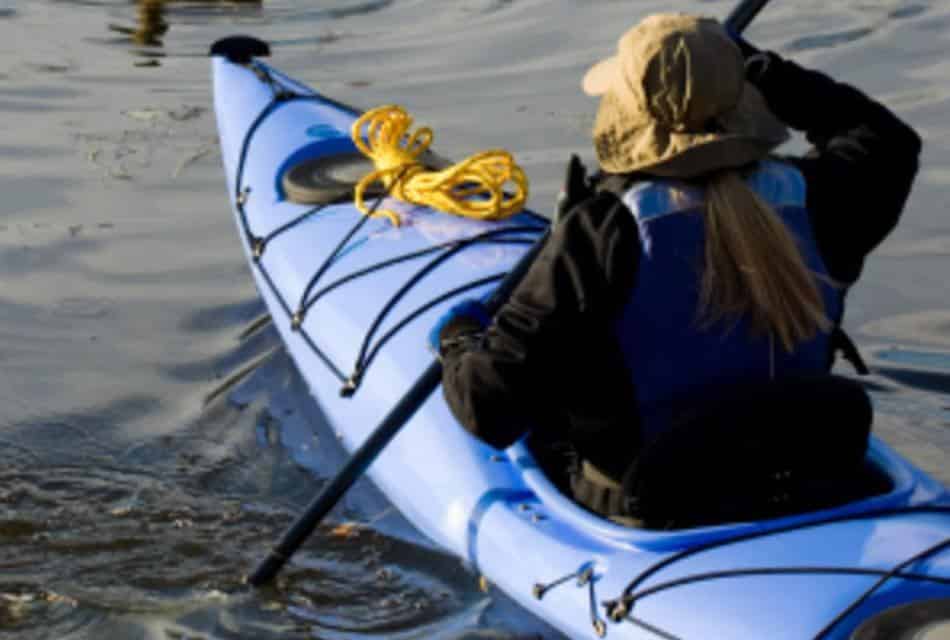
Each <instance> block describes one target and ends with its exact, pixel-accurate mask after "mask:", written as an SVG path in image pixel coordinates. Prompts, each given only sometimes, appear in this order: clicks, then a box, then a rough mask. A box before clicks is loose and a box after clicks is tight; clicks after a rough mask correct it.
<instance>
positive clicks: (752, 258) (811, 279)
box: [699, 171, 831, 352]
mask: <svg viewBox="0 0 950 640" xmlns="http://www.w3.org/2000/svg"><path fill="white" fill-rule="evenodd" d="M705 227H706V243H705V244H706V255H705V264H704V268H703V276H702V282H701V284H700V307H699V309H700V318H701V322H702V324H703V325H704V326H710V325H712V324H715V323H716V322H719V321H721V320H723V319H726V318H730V317H739V316H745V315H747V316H749V317H750V318H751V319H752V328H753V331H755V332H758V333H767V332H771V333H772V334H774V335H775V336H776V338H777V339H778V341H779V342H780V343H781V345H782V346H783V347H784V349H785V350H786V351H787V352H791V351H793V350H794V349H795V347H796V346H797V345H798V344H800V343H802V342H806V341H808V340H810V339H812V338H814V337H815V336H816V335H817V334H818V332H819V331H829V330H830V329H831V322H830V321H829V320H828V317H827V315H826V314H825V308H824V301H823V299H822V297H821V292H820V291H819V289H818V284H817V282H816V278H815V275H814V274H813V273H812V272H811V271H810V270H809V269H808V267H807V266H806V264H805V262H804V260H803V258H802V255H801V252H800V251H799V249H798V245H797V244H796V243H795V238H794V237H793V236H792V233H791V232H790V231H789V230H788V228H787V227H786V226H785V224H784V223H783V222H782V220H781V219H780V218H779V217H778V215H777V214H776V213H775V211H774V210H773V209H772V207H771V206H769V204H768V203H766V202H765V201H764V200H762V199H761V198H760V197H759V196H758V195H756V193H755V192H754V191H752V189H751V188H750V187H749V186H748V185H746V183H745V182H744V181H743V180H742V178H741V177H740V176H739V174H738V173H737V172H736V171H725V172H721V173H718V174H716V175H715V176H713V178H712V179H711V180H710V181H709V183H708V185H707V191H706V218H705Z"/></svg>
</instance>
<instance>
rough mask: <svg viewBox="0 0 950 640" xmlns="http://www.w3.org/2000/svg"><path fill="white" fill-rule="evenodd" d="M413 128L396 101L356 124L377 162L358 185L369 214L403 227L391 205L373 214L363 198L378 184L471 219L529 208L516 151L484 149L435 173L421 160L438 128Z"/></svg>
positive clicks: (358, 199) (359, 143) (360, 144)
mask: <svg viewBox="0 0 950 640" xmlns="http://www.w3.org/2000/svg"><path fill="white" fill-rule="evenodd" d="M411 126H412V117H411V116H410V115H409V114H408V113H406V110H405V109H403V108H402V107H398V106H394V105H385V106H382V107H377V108H375V109H372V110H371V111H367V112H366V113H364V114H363V115H362V116H361V117H360V118H359V119H357V121H356V122H354V123H353V127H352V129H351V131H350V134H351V135H352V136H353V142H354V143H355V144H356V147H357V148H358V149H359V150H360V151H361V152H362V153H363V154H364V155H366V156H368V157H369V158H370V159H371V160H372V161H373V164H374V165H375V166H376V170H375V171H373V172H372V173H370V174H368V175H367V176H365V177H363V179H362V180H360V181H359V182H358V183H357V185H356V189H355V196H354V201H355V204H356V207H357V208H358V209H359V210H360V211H362V212H363V213H364V214H367V215H372V216H373V217H377V216H383V217H386V218H388V219H389V220H390V221H392V223H393V224H394V225H396V226H399V223H400V218H399V214H397V213H396V212H394V211H390V210H388V209H383V210H378V211H374V212H372V213H370V209H369V207H367V206H366V203H365V202H364V201H363V192H364V191H365V190H366V188H367V187H368V186H370V185H371V184H374V183H376V182H380V183H382V185H383V187H385V188H386V190H387V192H388V193H389V194H390V195H391V196H392V197H394V198H397V199H399V200H402V201H403V202H409V203H411V204H416V205H423V206H429V207H432V208H433V209H438V210H439V211H445V212H447V213H453V214H455V215H458V216H464V217H466V218H476V219H478V220H502V219H504V218H507V217H509V216H512V215H514V214H516V213H518V212H519V211H520V210H521V209H522V208H523V207H524V203H525V201H526V200H527V199H528V179H527V177H526V176H525V174H524V171H523V170H522V169H521V167H519V166H518V165H517V164H516V163H515V161H514V159H513V158H512V157H511V154H510V153H508V152H507V151H505V150H503V149H493V150H491V151H483V152H482V153H477V154H475V155H473V156H471V157H470V158H467V159H465V160H463V161H461V162H459V163H457V164H454V165H452V166H451V167H448V168H447V169H443V170H441V171H430V170H428V169H426V167H425V166H423V165H422V163H420V162H419V156H421V155H422V154H423V153H425V151H426V150H427V149H428V148H429V145H431V144H432V129H430V128H428V127H421V128H420V129H418V130H416V131H415V132H413V133H411V134H410V133H409V127H411ZM364 128H365V131H366V140H365V141H364V140H363V131H364ZM509 183H510V184H511V185H512V187H513V189H512V192H510V193H506V192H505V191H504V190H503V187H504V186H505V185H506V184H509Z"/></svg>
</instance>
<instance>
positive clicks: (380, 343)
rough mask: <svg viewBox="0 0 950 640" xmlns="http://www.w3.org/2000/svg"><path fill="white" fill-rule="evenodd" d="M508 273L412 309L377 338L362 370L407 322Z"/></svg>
mask: <svg viewBox="0 0 950 640" xmlns="http://www.w3.org/2000/svg"><path fill="white" fill-rule="evenodd" d="M512 242H513V243H515V244H525V245H527V244H530V243H529V242H528V241H527V240H525V241H523V242H520V241H512ZM506 273H507V272H502V273H496V274H495V275H492V276H486V277H484V278H481V279H479V280H473V281H472V282H469V283H467V284H464V285H462V286H460V287H456V288H455V289H451V290H449V291H446V292H445V293H443V294H441V295H440V296H438V297H437V298H433V299H432V300H430V301H428V302H426V303H425V304H423V305H422V306H420V307H417V308H416V309H414V310H413V311H411V312H410V313H409V314H407V315H406V317H405V318H403V319H402V320H400V321H399V322H397V323H396V324H395V325H393V327H392V328H391V329H390V330H389V331H387V332H386V333H384V334H383V335H382V336H380V338H379V340H377V341H376V343H375V344H374V345H373V346H372V348H370V350H369V353H368V354H367V356H366V359H365V360H364V361H363V369H362V372H363V373H365V372H366V369H367V368H368V367H369V365H371V364H372V363H373V360H374V359H375V358H376V355H377V354H378V353H379V351H380V349H382V348H383V347H384V346H385V345H386V343H387V342H389V340H390V339H392V337H393V336H395V335H396V333H397V332H398V331H400V330H401V329H402V328H403V327H405V326H406V325H407V324H409V323H410V322H412V321H413V320H415V319H416V318H418V317H419V316H421V315H422V314H423V313H425V312H426V311H428V310H429V309H431V308H432V307H434V306H436V305H439V304H442V303H443V302H445V301H446V300H450V299H451V298H453V297H455V296H457V295H461V294H463V293H465V292H466V291H471V290H472V289H477V288H478V287H481V286H483V285H486V284H491V283H492V282H497V281H498V280H501V279H502V278H504V277H505V274H506Z"/></svg>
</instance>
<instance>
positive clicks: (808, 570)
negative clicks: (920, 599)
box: [633, 541, 950, 601]
mask: <svg viewBox="0 0 950 640" xmlns="http://www.w3.org/2000/svg"><path fill="white" fill-rule="evenodd" d="M945 542H946V541H945ZM773 575H779V576H783V575H857V576H879V577H881V576H887V577H888V578H900V579H901V580H910V581H913V582H932V583H934V584H941V585H950V577H946V578H945V577H943V576H928V575H925V574H920V573H905V572H903V571H897V572H895V571H894V570H892V569H888V570H884V569H860V568H856V567H759V568H753V569H725V570H723V571H707V572H704V573H696V574H692V575H687V576H683V577H682V578H677V579H676V580H670V581H668V582H661V583H659V584H656V585H653V586H652V587H649V588H647V589H643V590H642V591H638V592H637V593H635V594H633V599H634V600H635V601H639V600H643V599H644V598H647V597H649V596H652V595H656V594H657V593H662V592H663V591H667V590H669V589H675V588H676V587H683V586H686V585H688V584H694V583H696V582H706V581H708V580H721V579H723V578H745V577H749V576H773Z"/></svg>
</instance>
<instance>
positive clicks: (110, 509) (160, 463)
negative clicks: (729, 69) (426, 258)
mask: <svg viewBox="0 0 950 640" xmlns="http://www.w3.org/2000/svg"><path fill="white" fill-rule="evenodd" d="M730 7H731V3H729V2H725V1H713V0H709V1H705V2H702V1H698V0H694V1H681V2H676V3H660V2H657V1H654V0H641V1H640V2H637V3H631V2H619V1H606V0H603V1H601V2H598V3H596V4H593V3H586V2H576V1H568V0H545V1H544V2H542V1H541V0H507V1H504V0H466V1H461V0H388V1H387V0H339V1H327V2H319V3H318V2H309V3H301V2H292V1H291V0H275V1H273V2H255V1H245V2H237V1H233V2H213V1H205V2H202V1H195V0H182V1H180V2H175V1H168V2H163V1H160V0H154V1H149V0H140V1H139V2H129V1H124V0H99V1H96V0H85V1H80V0H76V1H67V0H29V1H28V0H6V2H2V3H0V114H2V116H3V117H2V119H0V189H2V193H3V197H2V199H0V273H2V275H3V289H2V293H0V362H2V363H3V369H4V374H5V375H4V376H3V383H2V384H0V635H9V636H11V637H17V638H53V637H55V638H60V637H69V638H104V637H122V638H126V637H128V638H212V637H213V638H237V637H242V638H251V637H253V638H270V637H273V638H277V637H280V638H288V637H289V638H293V637H319V638H353V637H419V638H429V637H451V638H462V637H470V638H473V637H522V636H525V635H529V634H540V635H543V636H545V637H547V636H549V635H550V631H549V630H547V629H545V628H544V627H543V626H539V625H538V624H537V623H536V622H534V621H531V620H530V618H529V617H528V616H526V615H524V614H523V613H521V612H519V611H518V610H517V609H516V608H515V607H513V606H512V605H510V604H509V603H507V602H506V601H505V600H504V599H503V598H500V597H498V595H497V594H495V593H491V592H489V593H488V594H485V593H483V592H481V591H480V590H479V589H478V586H477V584H476V579H475V576H473V575H471V574H470V573H467V572H466V571H465V570H464V569H463V567H461V565H460V564H459V562H458V561H456V560H455V559H453V558H449V557H447V556H445V555H443V554H441V553H439V552H438V551H437V550H435V549H432V548H431V547H429V545H428V544H427V543H426V542H425V540H423V539H421V538H420V536H418V535H417V534H416V533H415V532H414V531H413V530H412V528H411V526H409V525H408V524H407V523H406V522H404V521H403V520H402V519H401V518H400V516H399V515H398V514H397V513H395V512H394V511H393V510H392V508H391V507H390V506H389V505H388V504H387V503H386V501H385V500H384V499H383V497H382V496H381V495H379V494H378V493H377V492H376V491H375V490H374V489H373V488H372V486H371V485H369V484H368V483H365V482H364V483H361V485H359V486H358V488H357V489H356V490H355V491H354V492H353V494H352V495H351V496H350V497H348V499H347V501H346V503H345V504H344V505H343V507H342V508H341V509H340V510H338V511H337V512H335V518H334V521H333V522H331V523H328V524H327V525H326V526H324V527H323V528H321V529H320V531H318V533H317V534H316V536H315V538H314V540H313V542H312V543H311V544H310V545H308V547H307V548H306V550H305V552H304V554H303V555H302V556H301V562H299V563H297V565H296V566H295V567H293V568H292V569H291V570H289V571H287V572H286V573H285V574H284V575H283V577H282V579H281V580H280V582H279V583H278V584H277V585H276V586H275V587H273V588H269V589H266V590H263V591H259V592H254V591H250V590H248V589H247V588H245V587H244V586H243V585H242V584H241V577H242V575H243V574H244V573H245V572H247V571H248V570H249V569H250V568H251V566H252V564H253V562H254V561H255V560H256V559H257V558H259V557H260V555H261V553H262V552H263V551H264V550H265V549H266V548H267V545H268V544H269V543H270V542H271V541H272V540H273V539H274V538H275V537H276V536H277V535H278V534H279V532H280V531H281V530H282V528H283V527H284V526H286V524H287V523H288V522H289V521H290V520H291V518H292V517H293V515H294V514H295V513H297V512H298V511H299V510H300V509H301V507H302V506H303V505H304V504H305V503H306V501H307V499H308V498H309V497H310V496H311V495H312V494H313V492H314V491H315V490H316V489H317V488H318V487H319V486H320V483H321V481H322V479H321V478H317V477H314V476H312V475H311V474H309V473H305V472H303V471H301V470H300V469H298V468H297V467H296V466H295V465H294V463H293V462H292V460H291V459H290V455H289V453H288V452H287V451H285V450H284V449H283V448H282V446H281V445H280V442H281V441H282V440H281V438H282V435H281V434H283V437H285V438H286V437H293V438H297V439H301V440H302V439H306V438H313V439H314V446H313V447H312V451H313V454H314V455H316V456H318V457H319V458H318V459H319V460H320V461H321V464H320V468H322V469H326V472H327V473H328V474H329V473H331V471H332V469H334V468H336V466H338V465H339V463H340V460H341V459H342V454H341V452H340V451H339V450H338V449H337V447H336V444H335V440H334V439H333V438H332V437H331V436H330V435H329V434H328V433H326V432H325V431H324V430H321V428H320V427H321V418H320V412H319V408H318V407H316V406H314V404H313V403H312V402H311V401H310V400H309V397H308V395H307V393H306V391H305V385H304V383H303V382H302V381H301V380H300V379H299V377H298V376H297V374H296V372H295V370H294V368H293V366H292V364H291V363H290V362H289V360H288V359H287V357H286V356H285V355H284V354H283V352H282V351H281V350H280V348H279V347H280V345H279V341H278V339H277V337H276V335H275V334H274V333H272V332H271V331H270V330H269V329H267V328H264V329H263V330H260V331H257V332H256V333H253V334H252V335H250V336H245V337H241V336H242V330H243V329H244V327H246V326H247V325H248V324H250V323H252V322H253V321H254V319H255V318H257V317H258V316H259V315H260V314H261V313H263V308H262V306H261V304H260V302H259V300H258V298H257V296H256V293H255V291H254V289H253V286H252V284H251V280H250V278H249V274H248V271H247V268H246V266H245V265H244V262H243V258H242V254H241V251H240V248H239V245H238V240H237V234H236V232H235V230H234V228H233V223H232V221H231V217H230V213H229V210H228V206H227V203H226V198H225V192H224V185H223V179H222V171H221V169H220V166H219V165H220V158H219V157H218V153H217V147H216V140H215V129H214V122H213V114H212V113H211V112H210V106H211V96H210V94H209V83H208V64H207V59H206V58H205V54H206V51H207V48H208V46H209V44H210V43H211V42H213V41H214V40H215V39H217V38H219V37H222V36H224V35H230V34H233V33H253V34H254V35H257V36H258V37H261V38H263V39H266V40H268V41H269V42H271V44H272V45H273V47H274V51H275V57H274V63H275V64H277V65H278V66H279V67H280V68H282V69H284V70H286V71H287V72H289V73H290V74H291V75H295V76H298V77H301V78H302V79H304V80H306V81H308V82H311V83H313V84H315V85H316V86H318V87H320V88H321V89H322V90H323V91H324V92H326V93H328V94H330V95H332V96H334V97H337V98H339V99H341V100H343V101H346V102H350V103H353V104H356V105H360V106H367V107H368V106H374V105H376V104H382V103H384V102H395V103H398V104H402V105H405V106H406V107H407V108H408V109H409V110H410V111H411V112H412V113H413V114H414V115H415V116H416V117H417V119H418V120H419V121H420V122H424V123H426V124H429V125H430V126H432V127H433V128H434V130H435V132H436V146H437V148H438V149H440V150H441V151H443V152H444V153H447V154H451V155H453V156H456V157H460V156H462V155H465V154H468V153H471V152H474V151H476V150H480V149H484V148H489V147H494V146H505V147H508V148H510V149H511V150H512V151H514V152H515V153H516V155H517V156H518V158H519V159H520V160H521V161H522V163H523V164H524V165H525V167H526V169H527V171H528V173H529V176H530V177H531V180H532V193H533V195H532V204H533V206H534V208H536V209H538V210H541V211H547V210H549V209H550V206H549V203H550V202H552V201H553V197H554V194H555V193H556V191H557V188H558V186H559V181H560V175H561V172H562V168H563V164H564V161H565V160H566V157H567V154H568V153H570V152H571V151H576V150H580V151H582V152H583V156H584V157H585V159H587V160H588V161H589V160H590V159H591V153H590V152H589V151H588V148H589V143H588V141H587V138H586V132H587V130H588V129H589V126H590V124H591V121H592V116H593V110H594V104H593V103H592V102H591V101H590V100H589V99H587V98H585V97H584V96H582V95H581V94H580V92H579V91H578V89H577V85H578V82H579V78H580V76H581V74H582V72H583V70H584V69H585V67H586V65H587V64H589V63H590V62H591V61H593V60H595V59H597V58H598V57H600V56H602V55H604V54H606V53H608V52H609V51H610V50H611V48H612V47H613V43H614V41H615V40H616V37H617V36H618V35H619V34H620V33H621V32H622V31H623V29H624V28H625V27H626V26H627V25H628V24H630V23H632V22H633V21H635V20H636V19H637V18H638V17H639V16H641V15H643V14H646V13H648V12H650V11H654V10H659V9H663V8H667V9H669V8H676V9H682V10H691V11H702V12H706V13H710V14H714V15H724V14H725V13H726V12H727V11H728V10H729V8H730ZM750 36H751V38H752V39H753V40H754V41H756V42H758V43H760V44H762V45H764V46H768V47H772V48H775V49H777V50H779V51H781V52H784V53H787V54H788V55H791V56H794V57H795V59H797V60H799V61H801V62H802V63H804V64H807V65H811V66H815V67H818V68H821V69H824V70H827V71H829V72H831V73H832V74H834V75H835V76H837V77H839V78H841V79H844V80H847V81H849V82H852V83H854V84H857V85H858V86H860V87H861V88H862V89H864V90H866V91H868V92H869V93H871V94H873V95H875V96H877V97H879V98H880V99H882V100H883V101H884V102H886V103H887V104H888V105H890V106H891V107H892V108H894V109H895V110H897V111H898V112H899V113H900V114H901V115H902V116H903V117H905V118H907V119H908V120H909V121H910V122H911V123H912V124H913V125H914V126H915V127H916V128H917V129H918V130H919V131H921V133H922V134H923V137H924V139H925V141H926V147H925V151H924V156H923V161H922V167H921V173H920V177H919V179H918V181H917V185H916V187H915V190H914V193H913V195H912V197H911V199H910V201H909V203H908V206H907V210H906V213H905V215H904V219H903V221H902V222H901V224H900V226H899V228H898V229H897V230H896V232H895V233H894V234H893V235H892V236H891V237H890V238H889V239H888V240H887V241H886V242H885V243H884V245H883V246H882V247H881V248H880V250H879V251H878V252H877V253H876V254H875V255H874V257H872V259H871V260H870V261H869V262H868V265H867V269H866V271H865V276H864V278H863V280H862V282H861V284H860V286H858V287H857V288H856V289H855V290H854V291H853V294H852V295H851V298H850V304H849V309H848V316H847V326H848V328H849V329H850V330H851V331H852V333H853V334H854V335H855V337H856V338H857V339H858V341H859V343H860V344H861V346H862V348H863V350H864V351H865V353H866V354H868V355H870V356H871V358H870V359H871V361H872V365H873V366H874V368H875V375H874V376H873V377H872V378H871V379H870V380H869V382H868V384H869V386H870V388H871V389H872V391H873V394H874V398H875V403H876V405H877V409H878V420H877V424H876V427H875V429H876V431H877V433H878V434H879V435H881V436H883V437H884V438H885V439H887V440H888V441H889V442H891V443H893V444H894V445H895V446H896V447H897V448H898V449H899V450H901V451H902V452H903V453H905V454H907V455H908V456H910V457H911V458H912V459H913V460H914V461H915V462H916V463H918V464H919V465H921V466H922V467H923V468H925V469H927V470H928V471H930V472H931V473H933V474H934V475H936V476H937V477H939V478H941V479H942V480H943V481H944V482H950V468H948V465H947V453H948V452H950V304H948V299H950V296H948V286H947V275H948V268H947V265H948V264H950V263H948V258H950V216H948V213H950V211H948V208H950V207H948V204H947V203H948V202H950V197H948V196H950V124H948V119H947V117H946V116H947V113H948V106H950V105H948V100H950V89H948V88H947V87H948V86H950V83H948V79H950V63H948V62H947V61H946V55H945V54H946V51H948V50H950V5H947V3H946V2H943V1H942V0H919V1H912V0H907V1H905V0H848V1H847V2H840V3H835V5H834V6H833V7H832V6H830V5H829V3H826V2H818V1H817V0H814V1H812V0H808V1H804V0H803V1H801V2H785V1H783V0H775V1H774V2H773V3H772V5H770V6H769V8H768V9H767V10H766V11H765V13H764V14H763V15H762V16H761V17H760V18H759V19H758V20H757V21H756V23H755V24H754V26H753V28H752V30H751V31H750ZM799 146H800V143H799ZM841 215H847V216H853V217H854V218H855V224H860V213H859V212H850V211H842V212H841ZM251 365H258V366H256V367H251ZM249 367H250V373H249V374H248V375H247V376H245V377H243V378H241V380H240V381H239V382H238V384H237V386H236V387H230V388H229V389H228V391H226V392H224V393H219V394H215V393H214V392H215V390H216V389H217V388H218V387H219V385H220V384H221V383H222V382H223V381H224V380H226V379H227V378H228V377H230V376H233V375H235V374H237V373H240V372H242V371H245V370H246V369H248V368H249ZM209 397H210V400H209ZM353 523H356V524H353ZM341 524H342V525H345V526H341Z"/></svg>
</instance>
